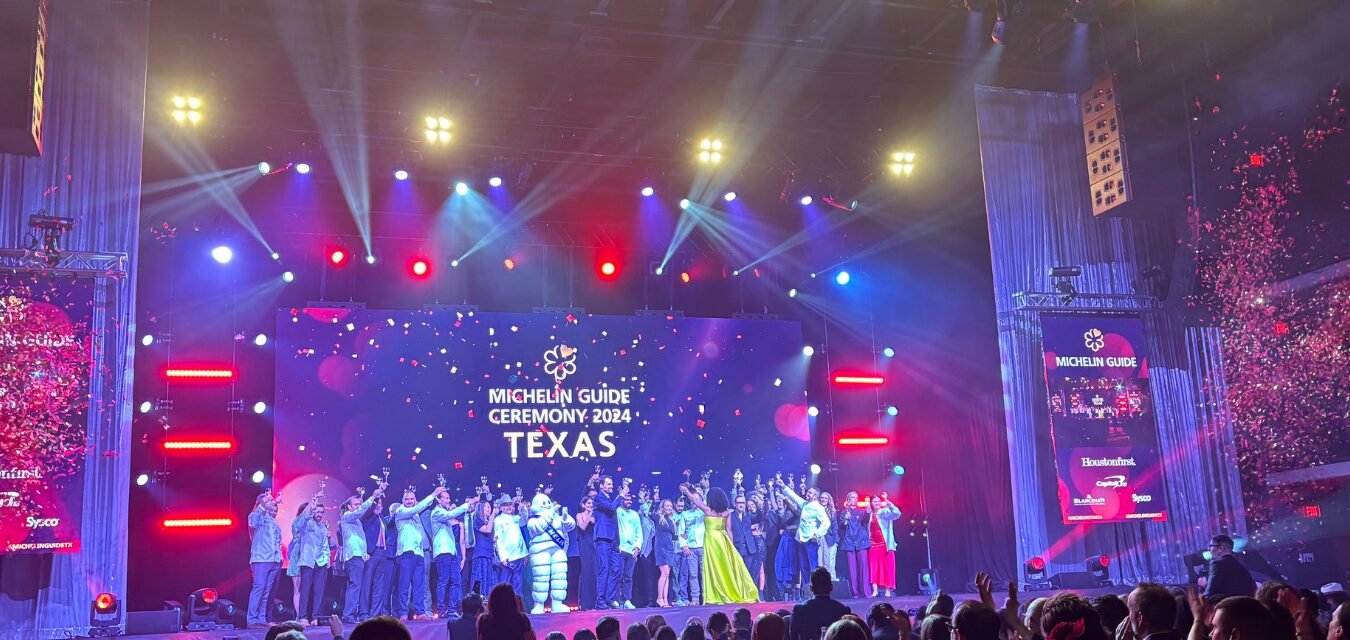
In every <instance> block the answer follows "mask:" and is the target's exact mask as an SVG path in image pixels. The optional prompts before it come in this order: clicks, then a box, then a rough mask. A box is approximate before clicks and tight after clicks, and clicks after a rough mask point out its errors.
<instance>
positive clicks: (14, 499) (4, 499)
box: [0, 491, 19, 509]
mask: <svg viewBox="0 0 1350 640" xmlns="http://www.w3.org/2000/svg"><path fill="white" fill-rule="evenodd" d="M18 506H19V492H18V491H0V509H15V508H18Z"/></svg>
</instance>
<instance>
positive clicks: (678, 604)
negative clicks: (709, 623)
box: [675, 600, 689, 607]
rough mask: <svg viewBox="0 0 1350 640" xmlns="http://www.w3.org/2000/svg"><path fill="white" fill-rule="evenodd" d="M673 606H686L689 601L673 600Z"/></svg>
mask: <svg viewBox="0 0 1350 640" xmlns="http://www.w3.org/2000/svg"><path fill="white" fill-rule="evenodd" d="M675 606H677V607H687V606H689V601H687V600H676V601H675Z"/></svg>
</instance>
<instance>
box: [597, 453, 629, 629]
mask: <svg viewBox="0 0 1350 640" xmlns="http://www.w3.org/2000/svg"><path fill="white" fill-rule="evenodd" d="M627 497H628V486H627V485H624V487H623V489H621V490H619V491H618V492H615V491H614V478H611V477H609V476H605V477H603V478H600V492H599V493H597V494H595V498H594V499H593V503H594V504H595V525H594V526H595V589H596V594H595V598H596V602H595V608H596V609H597V610H601V611H603V610H605V609H610V608H612V607H613V606H614V605H615V604H617V603H618V601H619V577H620V575H621V574H622V573H623V555H622V554H621V553H620V552H619V517H618V508H619V506H620V505H622V504H623V501H624V499H625V498H627Z"/></svg>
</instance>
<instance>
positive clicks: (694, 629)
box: [680, 622, 708, 640]
mask: <svg viewBox="0 0 1350 640" xmlns="http://www.w3.org/2000/svg"><path fill="white" fill-rule="evenodd" d="M707 638H708V634H707V633H705V632H704V630H703V625H702V624H699V623H697V622H690V623H689V624H688V625H685V627H684V631H681V632H680V640H707Z"/></svg>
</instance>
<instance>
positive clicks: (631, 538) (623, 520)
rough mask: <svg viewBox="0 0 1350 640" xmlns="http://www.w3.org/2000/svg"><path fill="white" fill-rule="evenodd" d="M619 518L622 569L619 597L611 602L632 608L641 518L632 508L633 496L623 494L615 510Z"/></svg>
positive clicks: (640, 540) (639, 549) (640, 544)
mask: <svg viewBox="0 0 1350 640" xmlns="http://www.w3.org/2000/svg"><path fill="white" fill-rule="evenodd" d="M616 514H617V515H618V520H619V556H620V557H621V558H622V559H623V560H622V561H623V570H622V573H621V574H620V575H619V597H618V598H616V599H615V601H614V602H613V603H611V604H618V605H619V606H622V607H623V608H624V609H633V608H635V607H634V605H633V571H634V569H636V568H637V557H638V554H640V553H641V552H642V518H641V517H640V516H638V513H637V511H634V510H633V497H632V496H625V497H624V499H623V506H621V507H619V509H618V510H617V511H616Z"/></svg>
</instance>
